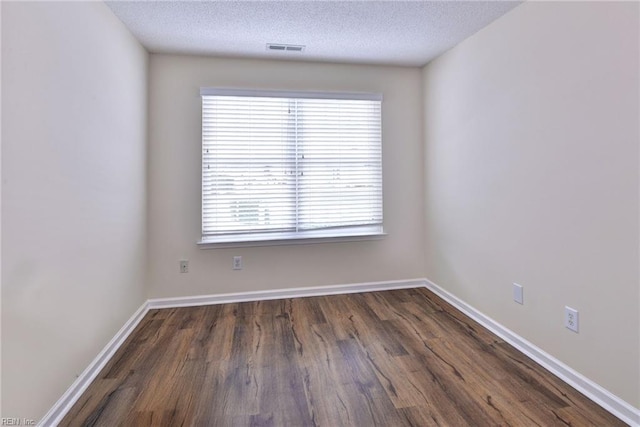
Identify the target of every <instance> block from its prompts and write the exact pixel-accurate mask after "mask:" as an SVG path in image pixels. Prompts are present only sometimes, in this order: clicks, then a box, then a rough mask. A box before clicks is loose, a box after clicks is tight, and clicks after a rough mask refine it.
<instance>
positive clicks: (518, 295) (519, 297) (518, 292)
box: [513, 283, 524, 304]
mask: <svg viewBox="0 0 640 427" xmlns="http://www.w3.org/2000/svg"><path fill="white" fill-rule="evenodd" d="M523 292H524V290H523V289H522V285H518V284H517V283H514V284H513V300H514V301H515V302H517V303H518V304H524V295H523Z"/></svg>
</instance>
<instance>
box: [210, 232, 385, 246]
mask: <svg viewBox="0 0 640 427" xmlns="http://www.w3.org/2000/svg"><path fill="white" fill-rule="evenodd" d="M386 235H387V234H386V233H384V232H383V231H382V228H381V227H371V228H367V229H365V230H362V229H360V230H358V231H353V230H351V231H349V232H345V231H342V232H340V233H336V232H334V231H332V232H327V231H322V232H308V233H263V234H241V235H232V236H217V237H214V238H208V239H205V238H203V239H202V240H201V241H199V242H198V247H199V248H200V249H221V248H242V247H255V246H283V245H310V244H316V243H340V242H360V241H366V240H381V239H383V238H384V237H385V236H386Z"/></svg>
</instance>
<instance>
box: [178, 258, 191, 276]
mask: <svg viewBox="0 0 640 427" xmlns="http://www.w3.org/2000/svg"><path fill="white" fill-rule="evenodd" d="M188 272H189V261H187V260H186V259H183V260H181V261H180V273H188Z"/></svg>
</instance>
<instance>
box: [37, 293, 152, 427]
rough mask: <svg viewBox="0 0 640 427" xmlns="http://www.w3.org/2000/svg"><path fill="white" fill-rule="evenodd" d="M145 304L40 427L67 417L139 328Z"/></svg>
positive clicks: (53, 423) (145, 311) (78, 379)
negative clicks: (103, 369)
mask: <svg viewBox="0 0 640 427" xmlns="http://www.w3.org/2000/svg"><path fill="white" fill-rule="evenodd" d="M147 305H148V304H147V303H146V302H145V303H144V304H142V305H141V306H140V308H138V310H137V311H136V312H135V313H133V316H131V318H129V320H127V322H126V323H125V324H124V326H122V328H120V330H119V331H118V332H117V333H116V335H115V336H114V337H113V338H112V339H111V341H109V343H108V344H107V345H106V346H105V347H104V348H103V349H102V351H101V352H100V353H98V355H97V356H96V358H95V359H93V361H92V362H91V363H90V364H89V366H87V368H86V369H85V370H84V371H83V372H82V373H81V374H80V376H78V378H76V380H75V381H74V382H73V384H71V387H69V388H68V389H67V391H66V392H65V393H64V394H63V395H62V397H61V398H60V399H58V401H57V402H56V404H55V405H53V407H52V408H51V409H50V410H49V412H47V413H46V415H45V416H44V417H43V418H42V419H41V420H40V422H39V423H38V425H39V426H46V427H49V426H57V425H58V424H59V423H60V421H62V418H64V416H65V415H67V412H69V410H70V409H71V407H72V406H73V404H74V403H76V402H77V401H78V399H79V398H80V396H81V395H82V393H84V391H85V390H86V389H87V387H89V384H91V382H92V381H93V380H94V379H95V378H96V377H97V376H98V374H99V373H100V371H101V370H102V368H104V367H105V365H106V364H107V363H108V362H109V360H110V359H111V358H112V357H113V355H114V354H115V352H116V351H117V350H118V348H120V346H121V345H122V343H124V341H125V340H126V339H127V337H128V336H129V335H130V334H131V332H133V330H134V329H135V328H136V326H138V323H140V321H141V320H142V318H143V317H144V316H145V314H147V311H149V308H148V306H147Z"/></svg>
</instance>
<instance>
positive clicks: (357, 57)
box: [107, 1, 520, 66]
mask: <svg viewBox="0 0 640 427" xmlns="http://www.w3.org/2000/svg"><path fill="white" fill-rule="evenodd" d="M519 3H520V2H518V1H515V2H512V1H465V2H458V1H339V2H335V1H298V2H291V1H187V2H184V1H183V2H180V1H107V5H108V6H109V7H110V8H111V10H113V12H114V13H115V14H116V15H117V16H118V17H119V18H120V20H122V22H124V24H125V25H126V26H127V27H128V28H129V30H130V31H131V32H132V33H133V34H134V35H135V36H136V37H137V38H138V40H140V42H141V43H142V44H143V45H144V46H145V47H146V48H147V49H148V50H149V51H151V52H163V53H190V54H201V55H214V56H235V57H252V58H278V59H296V60H307V61H330V62H352V63H370V64H396V65H410V66H421V65H424V64H426V63H427V62H429V61H430V60H431V59H433V58H434V57H436V56H438V55H439V54H441V53H442V52H444V51H446V50H447V49H449V48H451V47H453V46H455V45H456V44H457V43H459V42H461V41H462V40H464V39H465V38H467V37H469V36H470V35H472V34H473V33H475V32H476V31H478V30H479V29H481V28H483V27H485V26H486V25H487V24H489V23H490V22H491V21H493V20H495V19H496V18H498V17H500V16H502V15H503V14H504V13H506V12H507V11H509V10H510V9H512V8H513V7H515V6H517V5H518V4H519ZM267 43H285V44H294V45H305V46H306V47H305V50H304V52H301V53H294V52H275V51H268V50H267V49H266V44H267Z"/></svg>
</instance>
